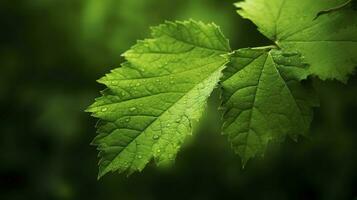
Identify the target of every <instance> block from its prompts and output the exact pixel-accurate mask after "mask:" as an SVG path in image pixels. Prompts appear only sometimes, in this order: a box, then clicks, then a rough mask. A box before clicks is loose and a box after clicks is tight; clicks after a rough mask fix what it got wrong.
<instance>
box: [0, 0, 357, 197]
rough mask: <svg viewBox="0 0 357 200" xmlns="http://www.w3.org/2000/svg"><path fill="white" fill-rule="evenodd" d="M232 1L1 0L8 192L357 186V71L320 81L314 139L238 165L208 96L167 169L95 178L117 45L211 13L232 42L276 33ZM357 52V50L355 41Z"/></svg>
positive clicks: (280, 191)
mask: <svg viewBox="0 0 357 200" xmlns="http://www.w3.org/2000/svg"><path fill="white" fill-rule="evenodd" d="M233 3H234V1H233V0H224V1H223V0H170V1H169V0H76V1H74V0H31V1H20V0H2V1H0V23H1V32H0V108H1V109H0V111H1V112H0V199H1V200H8V199H9V200H10V199H11V200H17V199H64V200H66V199H88V200H89V199H125V200H126V199H129V200H130V199H145V200H150V199H233V198H234V199H267V200H270V199H271V200H279V199H282V200H284V199H289V200H294V199H299V200H300V199H302V200H305V199H307V200H309V199H323V200H325V199H326V200H330V199H331V200H332V199H339V200H344V199H346V200H352V199H354V198H355V197H356V196H357V159H356V158H357V148H356V144H357V120H356V116H357V76H353V77H352V78H351V79H350V81H349V83H348V85H343V84H340V83H337V82H334V81H330V82H321V81H317V80H314V85H315V86H316V88H318V90H319V95H320V98H321V108H319V109H316V112H315V119H314V122H313V124H312V128H311V134H310V135H311V137H310V138H301V139H300V141H299V142H298V143H295V142H293V141H291V140H287V142H286V143H284V144H283V145H281V146H280V147H279V148H276V147H275V148H271V149H270V150H269V152H268V153H267V154H266V156H265V158H263V159H255V160H252V161H250V162H249V163H248V165H247V166H246V168H245V169H242V166H241V162H240V158H239V157H238V156H236V155H234V154H233V152H232V150H231V149H230V146H229V144H228V142H227V141H226V138H225V137H224V136H222V135H221V134H220V128H219V127H220V123H221V122H220V117H219V115H218V112H217V111H216V109H215V107H217V105H218V104H219V99H218V96H219V94H218V92H216V93H215V94H214V95H212V98H211V99H210V105H211V109H209V111H208V112H207V114H206V116H205V118H204V119H203V123H202V126H201V129H200V130H199V131H198V132H197V133H196V134H195V136H194V137H192V138H191V139H189V140H188V141H187V143H186V145H185V146H184V147H183V148H182V150H181V151H180V153H179V155H178V157H177V160H176V163H175V165H174V166H172V167H171V168H170V169H165V170H164V169H158V168H156V167H155V165H154V164H153V163H151V164H150V165H149V166H148V167H147V168H145V170H144V171H143V172H142V173H136V174H134V175H132V176H130V177H129V178H127V177H126V176H125V175H119V174H116V173H112V174H109V175H107V176H105V177H104V178H103V179H101V180H100V181H97V180H96V178H97V156H96V155H97V151H96V150H95V147H93V146H90V145H89V143H90V142H91V140H92V138H94V136H95V135H96V133H95V128H94V125H95V119H93V118H91V117H90V116H89V114H88V113H84V109H85V108H86V107H87V106H88V105H90V104H91V103H92V102H93V100H94V97H96V96H98V95H99V91H100V90H101V89H103V88H104V87H103V86H102V85H99V84H97V83H96V82H95V80H97V79H98V78H100V77H101V76H103V75H104V74H105V73H108V72H109V71H110V70H111V69H113V68H115V67H118V66H119V65H120V63H121V62H123V58H122V57H120V55H121V53H123V52H124V51H125V50H127V49H128V48H130V46H132V45H133V44H135V42H136V40H137V39H143V38H145V37H147V36H148V32H149V27H150V26H153V25H158V24H160V23H162V22H164V20H185V19H190V18H192V19H195V20H202V21H204V22H215V23H216V24H218V25H220V26H221V28H222V30H223V33H224V34H225V35H226V37H228V38H229V39H230V43H231V47H232V48H233V49H237V48H242V47H255V46H262V45H268V44H270V43H269V41H268V40H267V39H265V38H264V37H263V36H262V35H261V34H260V33H259V32H258V31H257V30H256V28H255V26H254V25H253V24H252V23H250V22H249V21H247V20H244V19H242V18H241V17H239V16H238V15H237V14H236V12H235V8H234V6H233V5H232V4H233ZM356 56H357V52H356Z"/></svg>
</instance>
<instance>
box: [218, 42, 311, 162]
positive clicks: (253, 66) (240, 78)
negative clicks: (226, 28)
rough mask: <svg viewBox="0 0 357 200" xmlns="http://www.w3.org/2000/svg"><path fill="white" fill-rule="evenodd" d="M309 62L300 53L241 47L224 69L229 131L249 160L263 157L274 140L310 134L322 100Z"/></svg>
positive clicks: (238, 152) (240, 153)
mask: <svg viewBox="0 0 357 200" xmlns="http://www.w3.org/2000/svg"><path fill="white" fill-rule="evenodd" d="M306 67H307V65H306V64H304V63H303V62H302V60H301V58H300V55H299V54H298V53H296V52H281V51H279V50H274V49H272V50H271V49H270V48H260V49H258V48H256V49H241V50H238V51H236V52H235V53H234V55H232V60H231V64H230V65H229V66H228V67H227V68H226V69H225V70H224V81H223V83H222V87H223V99H224V102H223V109H224V121H225V123H224V125H223V130H224V134H226V135H228V139H229V141H230V142H231V144H232V147H233V149H234V150H235V152H236V153H237V154H239V155H240V156H241V158H242V160H243V164H245V163H246V162H247V161H248V160H249V159H250V158H253V157H255V156H263V154H264V151H265V149H266V147H267V145H268V144H269V142H272V143H278V142H281V141H282V140H283V139H285V138H286V136H290V137H292V138H293V139H297V137H298V135H304V134H305V133H306V132H307V131H308V129H309V125H310V122H311V120H312V107H314V106H317V105H318V101H317V98H316V96H315V95H314V92H313V90H312V89H311V88H310V87H309V85H304V84H301V83H300V81H301V80H302V79H305V78H306V76H307V68H306Z"/></svg>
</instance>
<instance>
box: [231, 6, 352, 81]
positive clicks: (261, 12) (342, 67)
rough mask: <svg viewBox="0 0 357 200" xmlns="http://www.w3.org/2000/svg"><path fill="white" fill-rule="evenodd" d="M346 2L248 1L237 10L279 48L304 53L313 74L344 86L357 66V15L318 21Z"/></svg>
mask: <svg viewBox="0 0 357 200" xmlns="http://www.w3.org/2000/svg"><path fill="white" fill-rule="evenodd" d="M344 2H346V0H334V1H328V0H314V1H312V0H269V1H267V0H246V1H245V2H239V3H237V4H236V6H237V7H238V8H240V10H239V11H238V13H239V14H240V15H242V16H243V17H245V18H247V19H250V20H252V21H253V22H254V23H255V24H256V25H257V26H258V29H259V30H260V31H261V32H262V33H263V34H264V35H266V36H267V37H268V38H270V39H271V40H273V41H274V42H275V43H276V44H277V45H278V46H279V47H280V48H283V49H285V50H288V51H299V52H300V53H302V55H303V56H304V57H305V61H306V62H307V63H309V64H310V66H311V67H310V69H309V71H310V73H311V74H313V75H317V76H318V77H320V78H321V79H323V80H325V79H337V80H340V81H343V82H345V81H346V80H347V77H348V75H349V74H351V73H352V72H353V71H354V67H355V66H356V65H357V56H356V52H357V12H356V11H355V10H354V9H352V7H346V8H344V9H340V10H338V11H336V12H331V13H328V14H325V15H321V16H320V17H318V18H317V19H316V16H317V14H318V13H319V12H320V11H322V10H326V9H329V8H333V7H337V6H339V5H341V4H343V3H344Z"/></svg>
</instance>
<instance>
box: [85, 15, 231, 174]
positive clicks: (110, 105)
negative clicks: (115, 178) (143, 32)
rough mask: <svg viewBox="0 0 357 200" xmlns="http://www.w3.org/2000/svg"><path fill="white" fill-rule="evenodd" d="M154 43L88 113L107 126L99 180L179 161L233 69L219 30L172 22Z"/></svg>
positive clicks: (132, 53) (112, 78) (99, 141)
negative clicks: (212, 96) (227, 66)
mask: <svg viewBox="0 0 357 200" xmlns="http://www.w3.org/2000/svg"><path fill="white" fill-rule="evenodd" d="M151 35H152V38H150V39H146V40H144V41H139V42H138V43H137V44H136V45H135V46H133V47H132V48H131V49H130V50H129V51H127V52H126V53H124V57H125V58H126V60H127V62H126V63H124V64H123V65H122V67H120V68H117V69H115V70H113V71H112V72H111V73H109V74H107V75H106V76H105V77H103V78H101V79H100V80H99V82H100V83H102V84H104V85H106V86H107V89H106V90H104V91H103V92H102V94H103V96H102V97H100V98H97V99H96V101H95V103H94V104H93V105H92V106H90V107H89V108H88V111H89V112H92V115H93V116H94V117H96V118H99V119H100V122H99V123H98V133H99V135H98V136H97V137H96V138H95V139H94V141H93V144H95V145H97V146H98V150H99V151H100V153H99V156H100V162H99V165H100V169H99V177H101V176H103V175H104V174H106V173H107V172H110V171H118V172H127V173H128V174H131V173H133V172H135V171H141V170H142V169H143V168H144V167H145V166H146V164H147V163H148V162H149V161H151V160H152V159H154V160H155V161H156V163H157V164H165V163H170V162H171V161H173V160H174V158H175V156H176V154H177V152H178V150H179V148H180V145H181V144H182V143H183V142H184V139H185V138H186V136H188V135H191V133H192V131H193V127H192V124H194V123H195V122H196V121H198V120H199V119H200V117H201V115H202V112H203V111H204V108H205V106H206V101H207V98H208V97H209V96H210V94H211V92H212V91H213V89H214V88H215V87H216V85H217V83H218V81H219V79H220V77H221V74H222V70H223V69H224V66H225V64H226V63H227V62H228V56H227V54H228V53H229V52H230V47H229V44H228V41H227V40H226V39H225V37H224V36H223V34H222V33H221V31H220V29H219V28H218V27H217V26H216V25H214V24H203V23H202V22H195V21H185V22H175V23H173V22H166V23H165V24H163V25H160V26H157V27H154V28H152V34H151Z"/></svg>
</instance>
